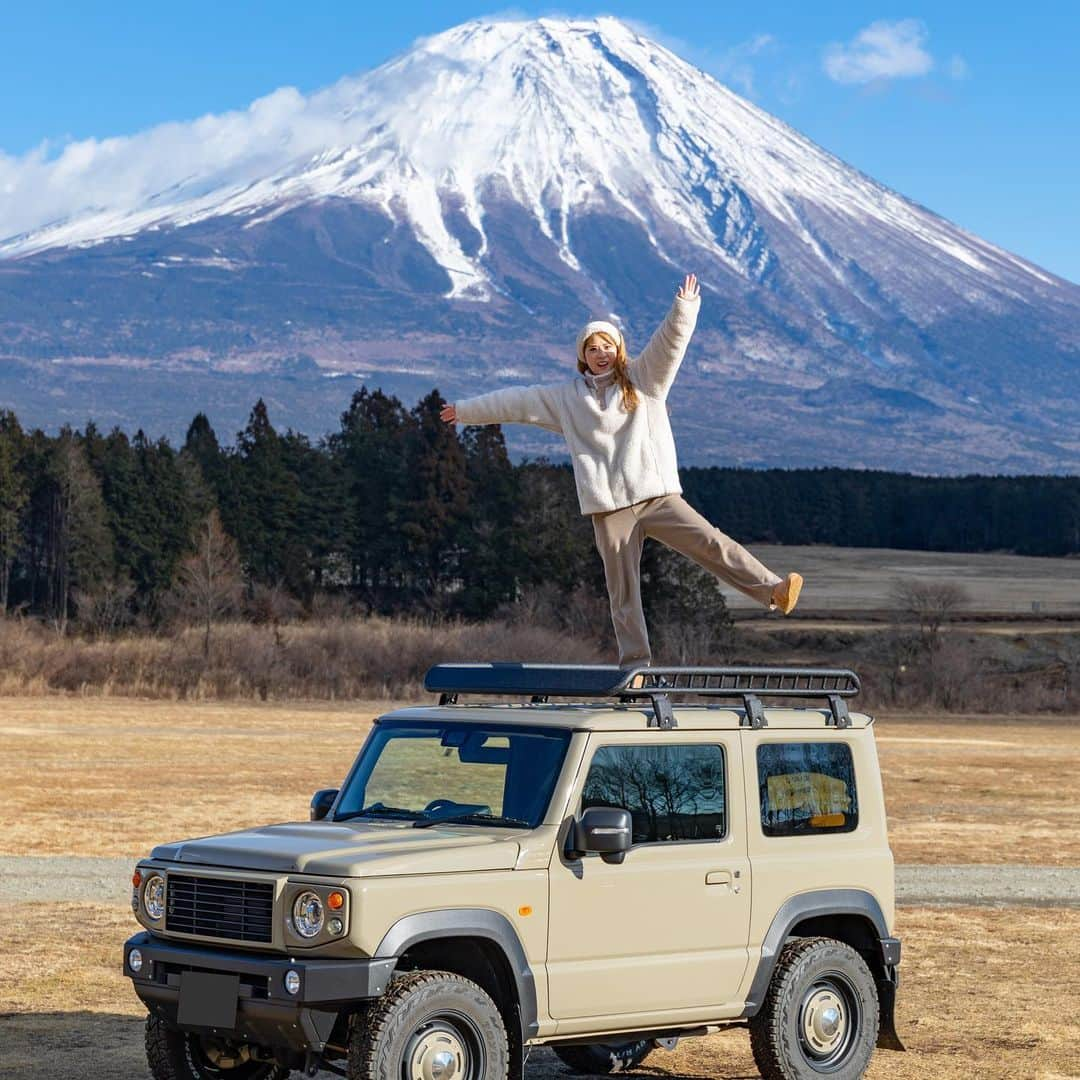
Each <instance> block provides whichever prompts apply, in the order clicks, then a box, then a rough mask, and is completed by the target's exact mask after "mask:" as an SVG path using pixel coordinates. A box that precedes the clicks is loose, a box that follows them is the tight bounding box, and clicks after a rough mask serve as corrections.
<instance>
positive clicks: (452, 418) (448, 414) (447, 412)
mask: <svg viewBox="0 0 1080 1080" xmlns="http://www.w3.org/2000/svg"><path fill="white" fill-rule="evenodd" d="M439 419H440V420H445V421H446V422H447V423H448V424H453V423H456V421H457V410H456V409H455V408H454V406H453V405H444V406H443V407H442V412H441V413H439Z"/></svg>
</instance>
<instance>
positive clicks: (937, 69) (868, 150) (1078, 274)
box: [0, 0, 1080, 282]
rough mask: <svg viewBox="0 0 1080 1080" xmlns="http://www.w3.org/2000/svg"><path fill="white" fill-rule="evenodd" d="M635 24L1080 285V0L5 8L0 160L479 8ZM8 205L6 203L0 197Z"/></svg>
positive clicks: (341, 61)
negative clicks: (599, 17)
mask: <svg viewBox="0 0 1080 1080" xmlns="http://www.w3.org/2000/svg"><path fill="white" fill-rule="evenodd" d="M507 14H514V15H518V16H521V17H535V16H539V15H567V14H569V15H599V14H610V15H615V16H617V17H621V18H624V19H628V20H633V21H635V22H637V23H639V24H643V27H644V28H646V29H648V30H649V31H651V32H652V33H653V35H654V36H656V37H657V38H658V39H659V40H660V41H662V42H663V43H664V44H666V45H668V46H669V47H671V48H673V49H674V50H675V51H677V52H679V53H680V54H681V55H683V56H685V57H686V58H687V59H688V60H691V61H693V62H694V63H696V64H698V66H700V67H703V68H705V69H706V70H708V71H710V72H711V73H712V74H714V75H716V76H718V77H719V78H720V79H721V80H722V81H724V82H726V83H727V84H728V85H730V86H731V87H732V88H733V89H734V90H736V91H737V92H739V93H742V94H744V95H746V96H748V97H750V98H751V99H752V100H753V101H755V102H756V103H757V104H758V105H760V106H761V107H762V108H764V109H767V110H768V111H770V112H772V113H774V114H776V115H777V116H779V117H781V118H782V119H784V120H786V121H787V122H788V123H790V124H792V125H793V126H794V127H796V128H798V129H799V130H800V131H802V132H804V133H805V134H806V135H808V136H810V137H811V138H812V139H814V140H815V141H816V142H818V143H820V144H821V145H822V146H824V147H825V148H826V149H828V150H830V151H832V152H833V153H835V154H837V155H838V156H839V157H841V158H843V159H844V160H846V161H848V162H850V163H851V164H852V165H855V166H856V167H858V168H860V169H862V170H863V171H864V172H866V173H869V174H870V175H871V176H873V177H874V178H875V179H877V180H880V181H881V182H883V183H886V184H888V185H889V186H890V187H892V188H895V189H896V190H897V191H899V192H901V193H902V194H904V195H907V196H908V197H909V198H912V199H915V200H916V201H917V202H920V203H922V204H923V205H925V206H927V207H929V208H930V209H932V210H934V211H935V212H937V213H940V214H943V215H944V216H945V217H948V218H950V219H952V220H953V221H955V222H957V223H958V224H959V225H961V226H963V227H964V228H967V229H969V230H971V231H972V232H975V233H977V234H979V235H981V236H983V237H985V238H986V239H988V240H990V241H992V242H993V243H996V244H999V245H1001V246H1002V247H1005V248H1007V249H1009V250H1011V251H1014V252H1016V253H1018V254H1020V255H1023V256H1024V257H1025V258H1028V259H1031V260H1033V261H1034V262H1036V263H1039V264H1040V265H1042V266H1044V267H1046V268H1047V269H1049V270H1051V271H1053V272H1055V273H1057V274H1060V275H1062V276H1063V277H1066V278H1069V279H1070V280H1072V281H1075V282H1080V194H1078V193H1080V183H1078V180H1077V178H1078V176H1080V5H1078V4H1076V3H1075V2H1073V3H1068V2H1059V3H1045V2H1038V0H1036V2H1023V3H1015V4H1008V5H1006V4H1003V3H995V2H992V0H991V2H983V3H972V2H960V3H945V4H938V5H931V4H925V3H902V4H901V5H900V6H898V7H897V6H888V7H885V6H878V5H877V4H869V3H854V2H841V0H819V2H816V3H813V4H809V3H802V4H790V5H788V4H769V3H753V4H741V5H736V4H722V5H712V4H703V3H695V4H664V5H660V4H656V3H652V4H643V3H606V4H600V5H593V4H574V5H573V6H567V7H559V8H553V7H543V6H537V7H531V6H521V7H514V8H513V9H509V8H500V7H498V6H493V5H491V4H469V3H443V4H424V3H408V4H395V3H380V4H377V5H375V4H369V3H357V2H353V3H320V2H317V0H308V2H307V3H306V4H305V5H304V6H303V7H300V6H299V5H297V4H295V3H284V2H278V0H267V2H264V3H258V4H256V3H239V2H233V3H228V2H227V3H224V4H223V3H221V0H218V2H216V3H208V2H205V0H185V3H184V4H177V5H147V4H146V3H145V0H142V2H139V3H132V2H128V0H123V2H119V0H114V2H111V3H107V4H74V3H68V4H64V3H55V2H48V0H39V2H36V3H34V4H25V5H6V10H5V12H4V17H3V20H2V21H0V154H3V155H6V156H7V158H8V159H11V158H18V157H20V156H21V155H23V154H26V153H27V152H28V151H31V150H32V149H33V148H35V147H37V146H39V145H40V144H41V143H42V142H43V140H48V141H49V143H50V145H51V146H54V147H58V146H60V145H62V144H63V142H64V140H67V139H73V138H74V139H81V138H88V137H96V138H102V137H106V136H109V135H125V134H131V133H133V132H135V131H139V130H142V129H145V128H147V127H151V126H153V125H154V124H159V123H162V122H165V121H170V120H189V119H192V118H194V117H197V116H200V115H202V114H204V113H210V112H222V111H225V110H228V109H236V108H243V107H245V106H247V105H248V104H249V103H250V102H251V101H252V100H253V99H255V98H257V97H260V96H262V95H265V94H267V93H269V92H270V91H272V90H274V89H276V88H278V87H280V86H286V85H290V86H295V87H297V88H298V89H300V90H301V91H305V92H307V91H311V90H314V89H317V88H318V87H321V86H325V85H327V84H329V83H332V82H334V81H335V80H337V79H338V78H340V77H341V76H342V75H346V74H350V73H355V72H358V71H362V70H365V69H367V68H370V67H374V66H376V65H378V64H380V63H382V62H383V61H385V60H387V59H389V58H390V57H392V56H394V55H396V54H397V53H399V52H402V51H404V50H405V49H407V48H408V47H409V45H410V43H411V42H412V41H413V40H415V39H416V38H417V37H419V36H422V35H424V34H430V33H436V32H438V31H440V30H444V29H446V28H447V27H450V26H453V25H454V24H455V23H459V22H463V21H465V20H467V19H471V18H477V17H482V16H486V15H507ZM2 198H3V193H2V192H0V199H2Z"/></svg>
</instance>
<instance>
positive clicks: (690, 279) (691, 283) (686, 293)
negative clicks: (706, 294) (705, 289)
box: [678, 274, 701, 300]
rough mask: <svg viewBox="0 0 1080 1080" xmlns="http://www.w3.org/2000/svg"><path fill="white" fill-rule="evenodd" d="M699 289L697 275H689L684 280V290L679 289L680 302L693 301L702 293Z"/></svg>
mask: <svg viewBox="0 0 1080 1080" xmlns="http://www.w3.org/2000/svg"><path fill="white" fill-rule="evenodd" d="M700 291H701V290H700V289H699V288H698V280H697V274H687V275H686V277H684V278H683V283H682V288H680V289H679V292H678V297H679V299H680V300H693V299H694V297H695V296H697V295H698V294H699V293H700Z"/></svg>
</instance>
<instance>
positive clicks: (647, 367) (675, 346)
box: [630, 274, 701, 398]
mask: <svg viewBox="0 0 1080 1080" xmlns="http://www.w3.org/2000/svg"><path fill="white" fill-rule="evenodd" d="M700 309H701V291H700V289H699V287H698V280H697V275H695V274H687V275H686V277H685V278H684V279H683V283H682V287H681V288H680V289H679V291H678V292H677V293H676V294H675V302H674V303H673V304H672V305H671V310H670V311H669V312H668V314H667V318H665V319H664V321H663V322H662V323H661V324H660V326H659V327H658V329H657V331H656V333H655V334H653V336H652V338H651V339H650V340H649V344H648V345H646V346H645V348H644V349H642V351H641V355H640V356H639V357H638V358H637V359H636V360H634V361H632V362H631V365H630V378H631V381H632V382H633V383H634V385H635V386H636V387H637V388H638V389H639V390H640V391H641V392H642V393H643V394H648V395H649V396H650V397H659V398H665V397H667V394H668V390H670V389H671V384H672V382H673V381H674V380H675V375H676V373H677V372H678V370H679V365H680V364H681V363H682V358H683V357H684V356H685V355H686V347H687V345H689V344H690V337H691V335H692V334H693V332H694V327H695V326H696V325H697V317H698V311H699V310H700Z"/></svg>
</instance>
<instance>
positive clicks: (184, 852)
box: [152, 821, 519, 877]
mask: <svg viewBox="0 0 1080 1080" xmlns="http://www.w3.org/2000/svg"><path fill="white" fill-rule="evenodd" d="M518 852H519V845H518V842H517V840H516V839H514V838H513V834H509V833H508V832H507V830H506V829H485V828H482V827H478V826H475V825H468V826H454V825H443V826H438V825H436V826H432V827H431V828H427V829H414V828H413V827H412V826H411V825H410V824H404V825H402V824H398V823H392V824H391V823H385V822H379V823H378V824H373V823H371V822H367V821H365V822H353V821H348V822H334V821H312V822H294V823H289V824H282V825H265V826H262V827H261V828H258V829H244V830H243V831H241V832H233V833H223V834H221V835H220V836H205V837H202V838H201V839H198V840H183V841H181V842H179V843H175V844H162V845H160V846H158V847H156V848H154V850H153V853H152V855H153V858H155V859H163V860H166V861H168V862H177V863H190V864H192V866H196V865H199V866H215V867H222V868H227V869H236V870H268V871H276V872H279V873H300V874H320V875H326V876H329V877H384V876H389V875H408V874H453V873H461V872H463V871H476V870H511V869H513V867H514V864H515V862H516V861H517V857H518Z"/></svg>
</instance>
